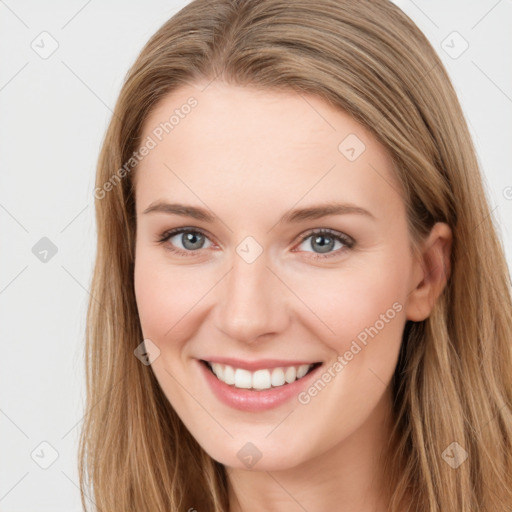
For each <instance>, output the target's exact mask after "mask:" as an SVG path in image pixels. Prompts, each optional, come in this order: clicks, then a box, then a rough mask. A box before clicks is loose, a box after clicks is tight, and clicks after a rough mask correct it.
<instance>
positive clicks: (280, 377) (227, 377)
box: [201, 360, 322, 391]
mask: <svg viewBox="0 0 512 512" xmlns="http://www.w3.org/2000/svg"><path fill="white" fill-rule="evenodd" d="M201 363H203V364H204V365H205V366H206V367H207V368H208V370H209V371H211V373H213V375H215V377H217V379H218V380H220V381H221V382H224V383H225V384H227V385H228V386H232V387H234V388H238V389H249V390H252V391H263V390H267V389H273V388H278V387H282V386H286V385H287V384H291V383H293V382H295V381H296V380H300V379H302V378H303V377H305V376H306V375H307V374H308V373H310V372H312V371H313V370H314V369H315V368H317V367H318V366H320V365H321V364H322V363H312V364H302V365H298V366H282V367H277V368H268V369H261V370H256V371H254V372H251V371H249V370H246V369H244V368H234V367H233V366H230V365H228V364H221V363H211V362H209V361H204V360H201Z"/></svg>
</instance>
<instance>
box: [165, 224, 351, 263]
mask: <svg viewBox="0 0 512 512" xmlns="http://www.w3.org/2000/svg"><path fill="white" fill-rule="evenodd" d="M181 233H196V234H201V235H203V236H204V237H206V238H209V237H208V235H207V234H206V233H205V232H204V231H202V230H200V229H198V228H186V227H185V228H176V229H171V230H170V231H165V232H164V233H162V234H161V235H160V237H159V238H158V240H157V242H158V243H160V244H164V243H165V242H167V241H168V240H169V239H170V238H172V237H173V236H175V235H179V234H181ZM313 235H317V236H323V235H329V236H331V237H332V238H334V239H335V240H338V241H339V242H341V243H342V244H343V245H344V246H345V247H344V248H342V249H337V250H336V251H332V252H329V253H325V254H319V253H313V254H314V255H315V256H313V258H314V259H324V258H329V257H331V256H337V255H339V253H340V251H342V250H343V249H352V248H353V247H354V246H355V241H354V240H353V239H352V238H351V237H349V236H348V235H345V234H344V233H341V232H338V231H334V230H332V229H328V228H324V229H317V230H311V231H308V232H307V233H306V234H304V235H303V236H302V238H301V239H300V241H299V244H298V245H301V244H302V243H303V242H304V241H305V240H307V239H308V238H310V237H311V236H313ZM166 249H167V250H169V251H171V252H173V253H176V254H178V255H180V256H185V257H189V256H195V255H196V254H197V252H198V251H200V249H198V250H195V251H183V250H182V249H177V248H176V247H172V246H170V245H169V246H168V247H166ZM309 257H310V256H309Z"/></svg>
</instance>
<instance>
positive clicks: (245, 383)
mask: <svg viewBox="0 0 512 512" xmlns="http://www.w3.org/2000/svg"><path fill="white" fill-rule="evenodd" d="M251 387H252V375H251V372H250V371H249V370H243V369H242V368H237V369H236V370H235V388H243V389H250V388H251Z"/></svg>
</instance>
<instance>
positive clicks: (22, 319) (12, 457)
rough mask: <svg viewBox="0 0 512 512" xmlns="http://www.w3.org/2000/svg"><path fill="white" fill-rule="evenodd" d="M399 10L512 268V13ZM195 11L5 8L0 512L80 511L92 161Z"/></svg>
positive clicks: (504, 2) (153, 6)
mask: <svg viewBox="0 0 512 512" xmlns="http://www.w3.org/2000/svg"><path fill="white" fill-rule="evenodd" d="M396 2H397V3H398V5H400V6H401V7H402V9H403V10H404V11H405V12H406V13H407V14H408V15H409V16H411V17H412V18H413V20H414V21H415V22H416V23H417V24H418V25H419V27H420V28H421V29H422V30H423V31H424V32H425V34H426V35H427V37H428V38H429V39H430V40H431V42H432V44H433V45H434V47H435V48H436V49H437V51H438V53H439V54H440V55H441V57H442V59H443V62H444V63H445V64H446V66H447V68H448V71H449V73H450V75H451V77H452V80H453V82H454V85H455V88H456V90H457V92H458V94H459V98H460V101H461V103H462V106H463V109H464V111H465V113H466V118H467V120H468V122H469V126H470V129H471V133H472V135H473V138H474V141H475V144H476V147H477V151H478V155H479V159H480V162H481V164H482V169H483V171H484V174H485V180H486V186H487V187H488V193H489V198H490V202H491V207H492V208H493V216H494V217H495V219H496V220H497V222H498V223H499V225H500V228H501V236H502V239H503V242H504V245H505V250H506V254H507V258H508V262H509V267H511V268H512V265H510V262H512V171H511V169H512V149H511V147H512V116H511V114H512V32H511V31H510V27H511V26H512V1H511V0H500V1H497V0H478V1H476V0H473V1H467V0H451V1H447V0H428V1H427V0H416V1H415V2H412V1H410V0H396ZM186 3H188V2H176V1H163V0H151V1H145V2H134V1H131V2H122V1H121V0H115V1H110V2H108V3H107V2H99V1H98V0H89V1H83V0H80V1H78V0H76V1H69V0H68V1H64V0H60V1H58V0H53V1H51V2H45V3H44V4H43V3H41V2H36V1H35V0H31V1H27V2H23V3H22V2H16V1H15V0H6V1H2V0H0V62H1V66H0V112H1V115H0V145H1V147H0V168H1V173H0V176H1V183H0V226H1V250H0V269H1V270H0V326H1V328H2V331H1V333H2V338H1V342H2V357H1V359H0V375H1V382H2V386H1V387H0V433H1V434H0V512H21V511H23V512H26V511H29V510H31V511H52V512H58V511H62V512H64V511H65V512H74V511H79V510H81V506H80V499H79V491H78V478H77V469H76V450H77V440H78V434H79V428H80V426H81V420H82V417H83V400H84V374H83V360H82V354H83V344H84V334H83V333H84V326H85V311H86V305H87V300H88V298H89V295H88V288H89V282H90V278H91V271H92V266H93V258H94V254H95V243H96V242H95V224H94V203H93V196H92V191H93V188H94V172H95V166H96V160H97V157H98V152H99V149H100V144H101V142H102V139H103V136H104V133H105V130H106V127H107V124H108V121H109V119H110V116H111V109H112V108H113V106H114V103H115V100H116V98H117V95H118V93H119V90H120V87H121V84H122V81H123V79H124V76H125V74H126V72H127V70H128V68H129V66H130V65H131V63H132V62H133V61H134V59H135V58H136V56H137V54H138V52H139V51H140V50H141V48H142V46H143V44H144V43H145V42H146V40H147V39H148V38H149V37H150V36H151V34H152V33H153V32H155V31H156V30H157V29H158V28H159V27H160V26H161V25H162V24H163V23H164V21H165V20H167V19H168V18H169V17H170V16H172V14H174V13H175V12H177V11H178V10H179V9H180V8H181V7H182V6H183V5H185V4H186ZM454 31H456V32H458V33H459V34H460V36H461V37H462V38H463V39H464V40H466V41H467V43H468V44H469V47H468V49H467V50H466V51H465V52H464V53H462V54H461V55H460V56H458V57H457V58H454V57H455V56H456V55H457V54H458V53H459V52H460V51H461V50H462V49H463V46H462V45H463V44H464V41H463V39H461V37H459V36H458V35H456V34H455V35H453V34H452V33H453V32H454ZM42 32H48V34H50V36H48V35H40V34H41V33H42ZM53 40H55V41H56V42H57V43H58V48H57V49H56V51H55V52H54V53H53V54H52V55H50V56H48V57H47V55H45V54H44V52H49V51H50V50H51V48H52V46H51V45H52V44H56V43H54V42H52V41H53ZM443 41H444V43H443ZM33 47H34V49H33ZM36 50H37V51H36ZM41 54H43V57H47V58H42V57H41V56H40V55H41ZM43 237H47V238H49V239H50V240H51V241H52V243H53V244H55V246H56V248H57V253H56V254H55V255H54V256H53V257H51V253H49V254H48V256H47V260H48V261H46V262H42V261H40V260H39V259H38V258H37V257H36V256H35V255H34V253H33V252H32V248H33V247H34V245H35V244H36V243H37V242H38V241H39V240H40V239H41V238H43ZM41 257H43V254H42V255H41ZM41 443H45V444H42V445H41ZM46 443H47V444H46ZM55 456H57V458H56V460H55V461H53V459H54V458H55ZM46 465H49V467H48V468H47V469H43V468H42V467H41V466H46Z"/></svg>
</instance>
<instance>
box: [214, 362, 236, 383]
mask: <svg viewBox="0 0 512 512" xmlns="http://www.w3.org/2000/svg"><path fill="white" fill-rule="evenodd" d="M219 366H220V367H223V366H224V365H221V364H219ZM213 372H214V373H215V370H213ZM215 375H217V377H218V378H219V379H220V380H223V381H224V382H225V383H226V384H229V385H230V386H232V385H233V384H234V383H235V370H233V368H232V367H231V366H227V365H226V366H224V375H222V374H219V373H215Z"/></svg>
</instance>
